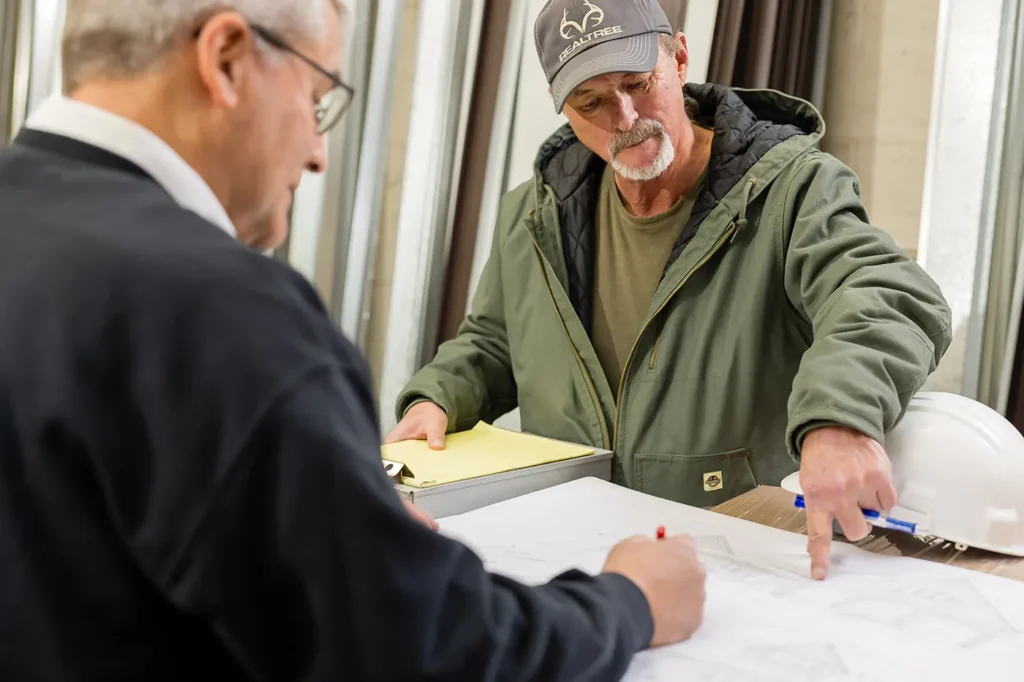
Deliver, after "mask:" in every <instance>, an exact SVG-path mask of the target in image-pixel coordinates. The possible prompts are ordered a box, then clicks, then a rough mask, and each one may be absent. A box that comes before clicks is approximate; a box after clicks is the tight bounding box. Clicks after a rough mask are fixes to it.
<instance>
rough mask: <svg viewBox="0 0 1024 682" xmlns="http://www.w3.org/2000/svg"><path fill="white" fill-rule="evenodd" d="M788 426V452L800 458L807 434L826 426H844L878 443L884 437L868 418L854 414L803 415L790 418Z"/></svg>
mask: <svg viewBox="0 0 1024 682" xmlns="http://www.w3.org/2000/svg"><path fill="white" fill-rule="evenodd" d="M791 424H792V425H791V426H790V428H789V438H788V443H787V445H788V447H789V453H790V454H791V455H792V456H793V457H795V458H796V459H798V460H799V459H800V455H801V452H802V450H803V445H804V439H805V438H807V434H809V433H810V432H811V431H813V430H815V429H820V428H822V427H826V426H844V427H846V428H848V429H853V430H854V431H858V432H860V433H862V434H864V435H865V436H867V437H869V438H874V439H875V440H876V441H878V442H879V443H881V442H882V440H883V439H884V437H885V434H884V433H882V431H881V429H879V428H878V426H876V425H875V424H873V423H872V422H871V421H870V420H868V419H863V418H861V417H858V416H857V415H854V414H849V413H838V412H837V413H835V414H830V415H819V416H811V415H805V416H803V417H797V418H795V419H792V420H791Z"/></svg>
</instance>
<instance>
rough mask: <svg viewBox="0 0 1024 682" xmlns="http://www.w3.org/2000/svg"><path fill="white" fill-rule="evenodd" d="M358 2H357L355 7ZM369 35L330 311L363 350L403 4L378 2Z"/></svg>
mask: <svg viewBox="0 0 1024 682" xmlns="http://www.w3.org/2000/svg"><path fill="white" fill-rule="evenodd" d="M360 4H362V3H360ZM374 4H375V6H376V22H375V27H374V34H373V50H372V57H371V63H370V76H369V80H368V81H367V88H366V90H367V92H366V107H365V116H364V119H363V122H364V124H365V125H363V127H362V136H361V139H360V147H359V164H358V172H357V174H356V180H355V182H356V184H355V189H354V195H353V198H352V202H353V203H352V218H351V222H350V226H351V229H350V230H349V232H348V235H347V239H346V240H345V243H344V246H345V247H346V248H347V253H346V255H345V261H344V263H345V267H344V270H342V271H341V272H338V273H336V275H335V277H337V278H339V279H340V280H341V281H340V285H341V290H340V292H338V288H337V287H338V283H336V284H335V291H336V292H337V293H339V294H340V295H339V296H337V299H336V300H335V302H334V307H333V308H334V311H335V314H336V318H337V319H338V322H339V325H340V327H341V330H342V332H343V333H344V334H345V335H346V336H347V337H348V338H349V339H350V340H351V341H352V342H353V343H355V344H357V345H358V346H359V347H360V348H362V349H365V344H366V328H367V322H368V320H369V301H370V294H371V292H372V290H373V262H374V260H375V259H376V256H377V236H378V225H379V223H380V197H381V190H382V186H383V180H384V170H385V166H386V163H385V162H386V156H387V144H388V123H389V122H390V120H391V115H390V114H391V98H392V91H393V86H394V80H395V59H396V55H397V54H398V36H399V32H400V30H401V22H402V13H403V11H404V9H405V0H379V1H377V2H374Z"/></svg>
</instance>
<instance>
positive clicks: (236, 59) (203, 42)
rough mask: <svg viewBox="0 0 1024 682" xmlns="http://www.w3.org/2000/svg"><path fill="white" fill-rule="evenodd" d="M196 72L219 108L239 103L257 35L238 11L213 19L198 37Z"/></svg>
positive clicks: (230, 106) (218, 15)
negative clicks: (240, 92) (245, 65)
mask: <svg viewBox="0 0 1024 682" xmlns="http://www.w3.org/2000/svg"><path fill="white" fill-rule="evenodd" d="M195 42H196V48H195V49H196V69H197V70H198V72H199V80H200V81H201V82H202V83H203V85H204V86H205V87H206V90H207V92H208V93H209V96H210V99H211V100H213V102H214V104H215V105H216V106H219V107H226V108H232V107H234V106H236V105H237V104H238V99H239V90H240V88H241V87H242V84H243V82H244V80H245V78H246V75H247V74H246V69H245V68H243V63H244V62H245V61H246V60H248V59H250V58H251V57H252V55H253V54H254V53H255V49H256V45H255V36H254V35H253V33H252V31H251V30H250V29H249V24H248V23H247V22H246V20H245V18H243V17H242V16H241V15H240V14H238V13H237V12H221V13H219V14H216V15H214V16H213V17H211V18H210V19H209V20H208V21H207V22H206V24H205V25H204V26H203V28H202V30H201V31H200V32H199V35H198V37H197V38H196V41H195Z"/></svg>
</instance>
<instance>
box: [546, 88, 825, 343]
mask: <svg viewBox="0 0 1024 682" xmlns="http://www.w3.org/2000/svg"><path fill="white" fill-rule="evenodd" d="M684 91H685V93H686V95H687V96H688V97H691V98H693V100H695V101H696V104H697V110H698V112H699V113H698V114H697V117H696V120H697V122H698V123H701V124H702V125H706V126H708V127H713V128H714V131H715V137H714V140H713V141H712V143H711V158H710V160H709V162H708V172H707V176H706V180H705V183H704V187H703V189H702V190H701V192H700V194H698V195H697V200H696V202H695V204H694V207H693V214H692V215H691V216H690V220H689V221H688V222H687V223H686V225H685V227H684V228H683V231H682V233H681V234H680V236H679V241H677V242H676V245H675V247H674V248H673V249H672V254H671V255H670V256H669V259H668V264H667V265H666V266H665V267H666V269H667V268H668V266H669V265H671V264H672V263H673V262H674V261H675V260H676V258H678V257H679V254H681V253H682V251H683V248H684V247H685V246H686V244H687V243H688V242H689V241H690V240H691V239H693V237H694V235H696V234H697V230H698V229H699V227H700V224H701V222H703V220H704V218H706V217H707V216H708V215H709V214H710V213H711V211H713V210H714V208H715V207H716V206H717V205H718V203H719V202H720V201H721V200H722V198H723V197H725V195H726V194H728V193H729V191H730V190H731V189H732V188H733V187H734V186H735V185H736V183H738V182H739V181H740V180H741V179H742V178H743V176H744V175H746V173H747V171H749V170H750V169H751V168H752V167H753V166H754V164H756V163H757V162H758V161H759V160H760V159H761V157H763V156H764V155H765V154H766V153H767V152H768V150H770V149H771V148H772V147H774V146H775V145H777V144H779V143H780V142H783V141H784V140H787V139H789V138H790V137H793V136H794V135H804V134H807V133H809V132H812V131H813V124H812V123H810V121H809V120H808V117H807V116H806V114H805V112H803V111H801V110H800V109H799V108H797V109H796V110H793V111H787V110H785V109H784V108H782V107H774V106H765V107H764V110H757V109H752V108H751V107H750V106H748V105H747V104H746V103H745V102H744V101H743V100H742V99H740V97H739V95H737V94H736V93H735V92H734V91H733V90H731V89H730V88H726V87H723V86H720V85H715V84H711V83H707V84H699V85H697V84H687V85H686V86H685V88H684ZM757 106H758V105H755V107H757ZM604 167H605V162H604V160H603V159H601V157H599V156H598V155H597V154H594V153H593V152H591V151H590V150H589V149H587V148H586V147H585V146H584V145H583V143H581V142H580V141H579V140H577V139H576V136H575V135H574V134H573V132H572V129H571V128H570V127H569V125H568V124H567V125H565V126H563V127H562V128H561V129H559V130H558V131H557V132H556V133H555V134H554V135H553V136H552V137H551V138H550V139H549V140H548V141H547V142H546V143H545V144H544V145H543V146H542V147H541V149H540V151H539V153H538V154H537V162H536V168H537V169H538V171H539V172H540V174H541V177H542V178H543V180H544V182H545V183H546V184H547V185H548V186H550V187H551V189H552V190H553V191H554V194H555V197H556V198H557V201H558V219H559V223H560V224H561V237H562V254H563V256H564V257H565V266H566V271H567V272H568V284H569V292H568V293H569V299H570V301H572V305H573V308H574V309H575V311H576V314H577V315H579V318H580V320H581V321H582V322H583V326H584V328H585V329H586V330H587V332H588V333H589V332H590V330H591V322H592V321H593V316H592V310H591V308H592V303H593V300H592V299H593V272H594V232H595V230H594V218H595V214H596V206H597V201H598V193H599V191H600V188H601V174H602V173H603V172H604Z"/></svg>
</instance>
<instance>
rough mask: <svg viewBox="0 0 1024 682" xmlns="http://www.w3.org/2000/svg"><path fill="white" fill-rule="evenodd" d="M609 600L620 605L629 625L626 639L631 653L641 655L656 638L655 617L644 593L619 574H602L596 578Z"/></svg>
mask: <svg viewBox="0 0 1024 682" xmlns="http://www.w3.org/2000/svg"><path fill="white" fill-rule="evenodd" d="M596 580H597V582H598V583H600V584H601V586H602V587H603V588H604V589H605V591H606V593H607V594H608V596H609V598H610V599H611V600H612V601H614V602H615V603H616V604H618V605H619V607H620V608H621V611H622V615H623V616H624V617H625V620H626V622H627V623H628V624H629V625H628V628H627V632H626V637H628V638H629V641H628V645H629V648H630V650H631V651H633V652H634V653H639V652H641V651H643V650H645V649H647V648H648V647H649V646H650V644H651V639H652V638H653V637H654V617H653V616H652V615H651V606H650V604H649V603H648V602H647V597H646V596H645V595H644V593H643V591H642V590H641V589H640V588H639V587H637V585H636V583H634V582H633V581H632V580H630V579H629V578H627V577H626V576H624V575H621V574H619V573H601V574H600V575H598V576H597V577H596Z"/></svg>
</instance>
